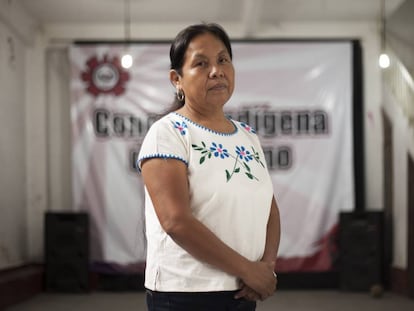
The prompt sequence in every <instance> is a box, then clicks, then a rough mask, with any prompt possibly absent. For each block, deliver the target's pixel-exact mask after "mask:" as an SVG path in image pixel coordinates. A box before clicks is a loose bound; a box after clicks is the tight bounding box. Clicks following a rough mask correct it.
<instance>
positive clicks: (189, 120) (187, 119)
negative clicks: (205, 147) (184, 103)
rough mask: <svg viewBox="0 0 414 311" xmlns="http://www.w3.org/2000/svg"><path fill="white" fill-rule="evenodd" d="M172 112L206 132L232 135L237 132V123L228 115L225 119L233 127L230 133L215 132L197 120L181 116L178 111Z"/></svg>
mask: <svg viewBox="0 0 414 311" xmlns="http://www.w3.org/2000/svg"><path fill="white" fill-rule="evenodd" d="M172 114H175V115H176V116H179V117H180V118H182V119H184V120H185V121H187V122H188V123H191V124H193V125H195V126H197V127H199V128H201V129H203V130H205V131H207V132H210V133H213V134H216V135H221V136H232V135H235V134H237V132H238V130H239V129H238V127H237V125H236V124H235V123H234V122H233V120H232V119H231V118H229V117H227V119H228V120H229V121H230V122H231V124H233V127H234V131H233V132H231V133H223V132H217V131H214V130H212V129H209V128H208V127H205V126H203V125H201V124H198V123H197V122H194V121H193V120H191V119H189V118H187V117H185V116H183V115H182V114H179V113H178V112H172Z"/></svg>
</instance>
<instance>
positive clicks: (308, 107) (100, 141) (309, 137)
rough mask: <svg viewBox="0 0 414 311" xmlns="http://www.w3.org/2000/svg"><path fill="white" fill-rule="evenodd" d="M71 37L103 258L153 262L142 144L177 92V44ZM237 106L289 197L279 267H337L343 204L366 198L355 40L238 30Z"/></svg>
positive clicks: (77, 133) (77, 177)
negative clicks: (172, 53) (357, 190)
mask: <svg viewBox="0 0 414 311" xmlns="http://www.w3.org/2000/svg"><path fill="white" fill-rule="evenodd" d="M129 51H130V53H131V54H132V55H133V58H134V64H133V67H132V68H130V69H129V70H126V69H124V68H122V67H121V65H120V57H121V55H122V53H123V48H122V45H116V44H114V45H110V44H108V45H103V44H99V45H92V44H91V45H86V44H82V45H74V46H72V47H71V49H70V63H71V69H72V70H71V73H72V77H71V105H72V106H71V122H72V167H73V170H72V179H73V202H74V209H75V210H86V211H88V212H89V213H90V215H91V225H92V229H91V251H92V254H91V256H92V259H93V261H94V262H95V263H107V264H113V265H117V266H119V267H122V268H124V269H133V267H136V266H137V265H138V266H139V265H140V264H142V263H144V262H145V249H146V247H145V236H144V230H145V222H144V193H143V192H144V191H143V183H142V181H141V177H140V176H139V174H138V173H137V170H136V167H135V159H136V156H137V154H138V152H139V148H140V144H141V141H142V139H143V138H144V136H145V134H146V132H147V130H148V128H149V127H150V126H151V124H152V123H153V122H154V121H155V120H156V118H157V115H159V114H160V113H162V112H163V111H165V110H167V109H168V107H169V106H170V104H171V103H172V100H173V96H174V91H175V90H174V88H173V86H172V85H171V83H170V81H169V59H168V55H169V44H168V43H137V44H132V45H131V46H130V47H129ZM233 55H234V59H233V62H234V66H235V71H236V86H235V91H234V94H233V96H232V98H231V99H230V101H229V102H228V103H227V104H226V106H225V110H226V113H227V114H229V115H231V116H232V117H233V118H234V119H237V120H241V121H244V122H246V123H248V124H249V125H250V126H252V127H253V128H255V129H256V132H257V133H258V135H259V137H260V139H261V142H262V145H263V149H264V152H265V155H266V162H267V165H268V167H269V170H270V173H271V176H272V180H273V184H274V190H275V195H276V198H277V201H278V204H279V207H280V212H281V220H282V239H281V243H280V248H279V258H278V261H277V264H276V266H277V270H278V271H279V272H298V271H314V272H315V271H329V270H332V269H333V268H334V265H335V256H336V253H337V245H336V230H337V225H338V219H339V217H338V216H339V212H340V211H349V210H353V209H354V201H355V199H354V175H353V167H354V166H353V141H352V137H353V133H352V130H353V120H352V109H353V103H352V92H353V90H352V43H351V42H348V41H340V42H338V41H332V42H330V41H325V42H320V41H318V42H310V41H303V42H302V41H297V42H278V41H266V42H260V41H259V42H255V41H252V42H234V43H233Z"/></svg>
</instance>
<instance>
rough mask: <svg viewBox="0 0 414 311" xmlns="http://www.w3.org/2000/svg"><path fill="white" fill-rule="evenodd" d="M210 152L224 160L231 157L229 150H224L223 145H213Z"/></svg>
mask: <svg viewBox="0 0 414 311" xmlns="http://www.w3.org/2000/svg"><path fill="white" fill-rule="evenodd" d="M210 151H211V152H213V154H214V156H215V157H220V158H222V159H224V158H228V157H229V152H228V151H227V149H225V148H223V145H222V144H218V145H217V144H216V143H212V144H211V147H210Z"/></svg>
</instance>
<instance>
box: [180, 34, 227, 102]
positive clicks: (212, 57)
mask: <svg viewBox="0 0 414 311" xmlns="http://www.w3.org/2000/svg"><path fill="white" fill-rule="evenodd" d="M172 81H173V83H175V85H176V86H177V87H178V88H180V89H182V90H183V91H184V94H185V105H189V106H191V107H193V108H194V109H197V110H200V109H201V110H206V109H207V110H208V109H209V108H210V107H212V106H213V105H216V106H221V107H222V106H223V105H224V104H225V103H226V102H227V101H228V100H229V98H230V97H231V95H232V93H233V90H234V67H233V64H232V61H231V58H230V55H229V53H228V51H227V49H226V47H225V45H224V44H223V42H222V41H221V40H220V39H218V38H217V37H215V36H214V35H212V34H210V33H205V34H201V35H199V36H196V37H195V38H194V39H193V40H192V41H191V42H190V44H189V46H188V48H187V51H186V53H185V59H184V64H183V68H182V75H181V76H179V75H178V74H177V73H176V72H174V73H173V74H172Z"/></svg>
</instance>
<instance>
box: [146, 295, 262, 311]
mask: <svg viewBox="0 0 414 311" xmlns="http://www.w3.org/2000/svg"><path fill="white" fill-rule="evenodd" d="M235 293H236V291H224V292H202V293H200V292H196V293H190V292H185V293H177V292H154V291H150V290H147V307H148V311H232V310H234V311H236V310H238V311H254V310H256V302H255V301H247V300H245V299H243V298H240V299H234V295H235Z"/></svg>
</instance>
